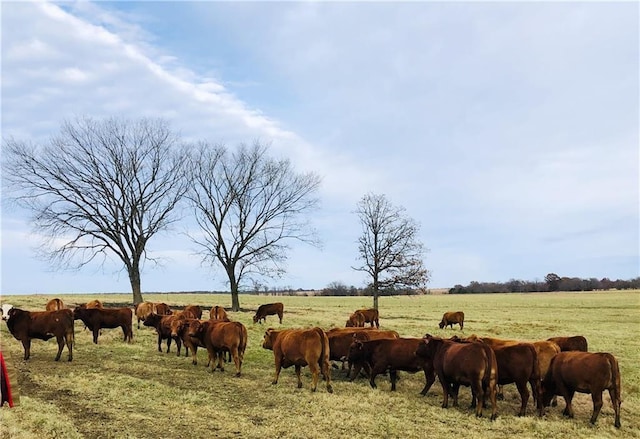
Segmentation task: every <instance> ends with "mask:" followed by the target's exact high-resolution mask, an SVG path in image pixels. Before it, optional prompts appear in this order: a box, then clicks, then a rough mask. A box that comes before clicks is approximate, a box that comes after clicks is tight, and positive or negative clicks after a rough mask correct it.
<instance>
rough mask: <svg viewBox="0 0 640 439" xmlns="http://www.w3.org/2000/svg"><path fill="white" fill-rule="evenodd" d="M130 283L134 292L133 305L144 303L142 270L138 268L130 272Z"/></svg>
mask: <svg viewBox="0 0 640 439" xmlns="http://www.w3.org/2000/svg"><path fill="white" fill-rule="evenodd" d="M129 281H130V282H131V291H133V304H134V305H137V304H138V303H142V301H143V300H142V290H141V289H140V269H139V268H138V267H137V266H134V267H132V268H131V269H130V270H129Z"/></svg>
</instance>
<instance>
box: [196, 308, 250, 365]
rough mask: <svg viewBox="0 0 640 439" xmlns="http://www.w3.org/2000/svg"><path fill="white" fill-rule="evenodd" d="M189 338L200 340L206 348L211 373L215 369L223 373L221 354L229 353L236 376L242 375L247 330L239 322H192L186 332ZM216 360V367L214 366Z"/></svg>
mask: <svg viewBox="0 0 640 439" xmlns="http://www.w3.org/2000/svg"><path fill="white" fill-rule="evenodd" d="M187 331H188V334H189V336H190V337H194V338H197V339H199V340H200V343H201V344H203V345H204V346H205V347H206V348H207V352H208V354H209V361H210V362H211V372H213V371H215V369H216V368H218V369H220V370H221V371H223V372H224V365H223V356H222V354H223V352H224V351H229V352H231V357H232V358H233V362H234V364H235V366H236V376H237V377H239V376H240V375H241V373H242V362H243V361H244V351H245V349H246V348H247V338H248V337H247V328H246V327H245V326H244V325H243V324H242V323H240V322H222V321H218V320H207V321H200V320H192V321H191V323H190V324H189V329H188V330H187ZM216 359H217V361H218V365H217V366H216V365H215V363H216Z"/></svg>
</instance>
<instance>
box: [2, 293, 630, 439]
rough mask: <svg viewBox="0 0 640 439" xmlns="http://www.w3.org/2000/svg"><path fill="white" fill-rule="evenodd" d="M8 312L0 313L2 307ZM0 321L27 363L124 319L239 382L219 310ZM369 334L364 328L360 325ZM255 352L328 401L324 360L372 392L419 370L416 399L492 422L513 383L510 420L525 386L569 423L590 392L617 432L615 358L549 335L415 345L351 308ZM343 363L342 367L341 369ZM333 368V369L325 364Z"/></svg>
mask: <svg viewBox="0 0 640 439" xmlns="http://www.w3.org/2000/svg"><path fill="white" fill-rule="evenodd" d="M7 308H10V309H7ZM283 311H284V307H283V304H282V303H270V304H264V305H260V307H259V308H258V310H257V311H256V314H255V315H254V316H253V322H254V323H262V321H265V322H266V317H267V316H269V315H277V316H278V317H279V321H280V323H281V324H282V316H283ZM2 312H3V319H5V320H6V323H7V327H8V329H9V331H10V332H11V334H12V335H13V336H14V337H15V338H16V339H17V340H19V341H21V342H22V345H23V347H24V359H25V360H28V359H29V357H30V347H31V340H32V339H41V340H48V339H50V338H53V337H55V338H56V340H57V342H58V353H57V355H56V357H55V360H56V361H58V360H59V359H60V356H61V354H62V350H63V349H64V346H65V345H66V346H67V350H68V360H69V361H72V359H73V343H74V321H75V320H81V321H82V322H83V323H84V325H85V326H86V328H88V329H89V330H91V331H92V333H93V342H94V343H98V336H99V335H100V331H101V329H103V328H118V327H120V328H122V331H123V334H124V341H129V342H130V341H131V340H132V338H133V330H132V327H133V316H134V314H135V317H136V318H137V320H138V328H140V322H143V324H144V326H148V327H153V328H155V329H156V332H157V335H158V351H160V352H162V341H163V340H166V346H167V350H166V351H167V352H169V349H170V346H171V342H172V341H175V342H176V346H177V355H178V356H179V355H180V351H181V348H182V345H184V347H185V356H187V355H188V354H189V351H191V357H192V363H193V364H197V355H196V354H197V350H198V347H202V348H205V349H206V350H207V352H208V360H209V362H208V364H207V367H209V366H210V367H211V370H212V371H213V370H215V369H216V368H219V369H220V370H224V363H225V361H231V360H233V362H234V365H235V371H236V376H240V375H241V369H242V362H243V358H244V352H245V349H246V346H247V338H248V337H247V329H246V327H245V326H244V325H243V324H242V323H240V322H236V321H231V320H230V319H229V317H228V315H227V313H226V311H225V310H224V308H222V307H220V306H217V305H216V306H214V307H212V308H211V311H210V319H209V320H202V309H201V308H200V306H198V305H189V306H187V307H185V308H184V309H183V310H181V311H172V310H171V309H170V307H169V306H168V305H166V304H164V303H152V302H142V303H140V304H137V305H136V306H135V308H134V310H132V309H131V308H128V307H124V308H105V307H104V306H103V305H102V303H101V302H100V301H99V300H93V301H91V302H89V303H87V304H82V305H79V306H76V307H75V308H74V309H73V310H72V309H69V308H65V306H64V304H63V303H62V301H61V300H60V299H52V300H51V301H49V303H47V305H46V311H25V310H21V309H18V308H12V307H10V305H4V306H3V309H2ZM366 323H369V324H370V326H368V327H366V326H365V324H366ZM453 324H459V325H460V329H462V328H463V327H464V313H462V312H460V311H458V312H447V313H445V314H444V315H443V317H442V320H441V322H440V324H439V326H440V328H444V327H446V326H450V327H453ZM262 347H263V348H265V349H269V350H272V351H273V354H274V361H275V375H274V378H273V381H272V383H273V384H276V383H277V382H278V377H279V375H280V370H281V368H283V367H284V368H287V367H290V366H294V367H295V372H296V375H297V379H298V388H301V387H302V381H301V377H300V374H301V369H302V367H305V366H308V367H309V369H310V372H311V375H312V390H313V391H315V390H316V388H317V385H318V381H319V379H320V375H322V377H323V379H324V381H325V383H326V388H327V391H328V392H330V393H332V392H333V387H332V384H331V363H330V362H331V361H334V362H340V363H342V368H343V369H346V373H347V376H348V377H349V380H350V381H353V380H354V379H355V378H357V377H358V376H360V374H361V372H363V370H364V373H365V374H366V375H367V376H368V377H369V383H370V385H371V387H373V388H376V382H375V380H376V377H377V376H378V375H380V374H384V373H388V374H389V378H390V381H391V390H392V391H393V390H396V383H397V379H398V371H406V372H412V373H413V372H419V371H422V372H423V373H424V376H425V386H424V388H423V389H422V391H421V394H422V395H425V394H426V393H427V392H428V391H429V389H430V388H431V386H432V385H433V384H434V382H435V379H436V376H437V377H438V380H439V381H440V384H441V385H442V392H443V402H442V407H443V408H447V407H448V405H449V398H452V399H453V405H454V406H457V404H458V391H459V388H460V386H461V385H462V386H467V387H470V388H471V394H472V404H471V407H472V408H474V409H475V414H476V416H478V417H481V416H482V411H483V408H484V407H487V405H490V409H491V419H492V420H493V419H495V418H496V416H497V403H496V400H497V399H499V397H500V396H501V386H502V385H505V384H515V385H516V387H517V389H518V392H519V394H520V398H521V406H520V410H519V413H518V415H519V416H523V415H525V413H526V407H527V404H528V400H529V396H531V394H530V392H529V390H528V387H527V384H528V385H529V386H530V387H531V393H532V394H533V400H534V404H535V406H536V410H537V413H538V415H539V416H542V415H543V412H544V407H547V406H549V405H551V404H553V405H555V397H556V395H560V396H562V397H563V398H564V400H565V403H566V407H565V409H564V412H563V414H564V415H565V416H568V417H573V415H574V412H573V408H572V399H573V396H574V394H575V392H580V393H590V394H591V395H592V400H593V412H592V416H591V423H592V424H594V423H595V422H596V420H597V418H598V415H599V413H600V410H601V408H602V405H603V403H602V394H603V392H604V391H605V390H608V392H609V396H610V398H611V403H612V405H613V410H614V412H615V421H614V425H615V426H616V427H618V428H619V427H620V405H621V395H620V390H621V386H620V371H619V368H618V362H617V360H616V358H615V357H614V356H613V355H611V354H609V353H592V352H588V346H587V340H586V339H585V338H584V337H583V336H572V337H553V338H550V339H548V340H539V341H531V342H524V341H518V340H502V339H497V338H490V337H478V336H475V335H471V336H469V337H465V338H462V337H458V336H453V337H451V338H448V339H447V338H442V337H434V336H432V335H430V334H426V335H425V336H424V337H421V338H405V337H400V335H399V334H398V333H397V332H396V331H392V330H384V329H380V323H379V314H378V310H376V309H361V310H357V311H355V312H354V313H353V314H351V315H350V316H349V319H348V320H347V322H346V325H345V327H344V328H331V329H329V330H323V329H322V328H318V327H314V328H306V329H282V330H276V329H273V328H269V329H267V330H266V332H265V335H264V339H263V343H262ZM345 364H346V365H348V368H347V367H345ZM334 367H337V366H334Z"/></svg>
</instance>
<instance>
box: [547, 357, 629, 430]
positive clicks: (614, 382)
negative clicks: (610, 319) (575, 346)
mask: <svg viewBox="0 0 640 439" xmlns="http://www.w3.org/2000/svg"><path fill="white" fill-rule="evenodd" d="M605 389H606V390H608V391H609V397H610V398H611V404H612V405H613V411H614V412H615V421H614V424H613V425H615V427H616V428H620V404H621V402H622V400H621V395H620V390H621V387H620V370H619V368H618V361H617V360H616V358H615V357H614V356H613V355H611V354H609V353H606V352H598V353H591V352H561V353H559V354H558V355H556V356H555V357H553V360H551V366H550V367H549V370H548V371H547V374H546V375H545V377H544V379H543V381H542V391H543V400H544V401H543V402H544V405H545V406H548V405H549V403H550V402H551V399H552V397H553V396H554V395H560V396H562V397H563V398H564V400H565V402H566V407H565V409H564V411H563V412H562V414H563V415H565V416H568V417H569V418H573V416H574V413H573V407H572V405H571V401H572V399H573V395H574V394H575V392H580V393H591V398H592V400H593V413H592V414H591V423H592V424H595V423H596V420H597V419H598V415H599V414H600V409H602V392H604V390H605Z"/></svg>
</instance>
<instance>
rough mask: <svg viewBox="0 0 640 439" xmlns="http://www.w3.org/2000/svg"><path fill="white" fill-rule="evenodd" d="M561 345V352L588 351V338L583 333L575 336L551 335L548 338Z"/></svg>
mask: <svg viewBox="0 0 640 439" xmlns="http://www.w3.org/2000/svg"><path fill="white" fill-rule="evenodd" d="M547 340H548V341H552V342H554V343H555V344H557V345H558V346H560V351H561V352H568V351H580V352H587V351H588V350H589V349H588V348H587V339H586V338H584V337H583V336H582V335H574V336H573V337H551V338H548V339H547Z"/></svg>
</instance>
